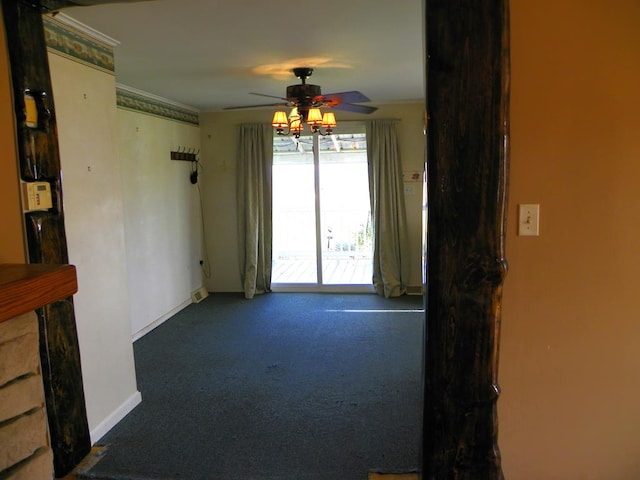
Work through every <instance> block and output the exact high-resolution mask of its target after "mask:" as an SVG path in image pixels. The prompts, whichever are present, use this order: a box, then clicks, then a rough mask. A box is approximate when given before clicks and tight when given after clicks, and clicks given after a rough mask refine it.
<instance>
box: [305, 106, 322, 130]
mask: <svg viewBox="0 0 640 480" xmlns="http://www.w3.org/2000/svg"><path fill="white" fill-rule="evenodd" d="M307 123H308V124H309V126H310V127H319V126H320V125H322V113H321V112H320V109H319V108H310V109H309V114H308V115H307Z"/></svg>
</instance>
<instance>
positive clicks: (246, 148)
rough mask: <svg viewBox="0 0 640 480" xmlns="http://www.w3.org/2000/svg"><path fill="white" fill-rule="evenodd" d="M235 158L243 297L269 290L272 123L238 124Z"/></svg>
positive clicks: (250, 296)
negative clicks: (236, 155)
mask: <svg viewBox="0 0 640 480" xmlns="http://www.w3.org/2000/svg"><path fill="white" fill-rule="evenodd" d="M238 152H239V154H238V161H237V170H236V175H237V203H238V243H239V245H238V250H239V254H240V259H239V260H240V278H241V280H242V286H243V290H244V296H245V298H253V296H254V295H255V294H259V293H266V292H269V291H271V255H272V253H271V238H272V213H271V212H272V164H273V129H272V128H271V125H264V124H244V125H241V126H240V145H239V148H238Z"/></svg>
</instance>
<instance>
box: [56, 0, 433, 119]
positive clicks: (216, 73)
mask: <svg viewBox="0 0 640 480" xmlns="http://www.w3.org/2000/svg"><path fill="white" fill-rule="evenodd" d="M422 4H423V0H395V1H391V0H322V1H314V2H312V1H310V0H294V1H291V0H268V1H267V0H153V1H142V2H133V3H111V4H106V5H95V6H88V7H72V8H65V9H64V10H63V13H64V14H66V15H69V16H70V17H73V18H74V19H75V20H77V21H80V22H81V23H83V24H85V25H87V26H89V27H92V28H94V29H96V30H98V31H99V32H101V33H103V34H105V35H107V36H109V37H112V38H113V39H115V40H117V41H118V42H120V43H119V45H118V46H117V47H116V49H115V61H116V80H117V82H118V83H121V84H124V85H126V86H129V87H133V88H136V89H139V90H143V91H145V92H148V93H152V94H154V95H158V96H161V97H164V98H167V99H170V100H173V101H176V102H179V103H182V104H185V105H189V106H192V107H195V108H197V109H199V110H201V111H219V110H222V109H223V108H224V107H232V106H245V105H254V104H265V103H272V102H277V101H278V100H277V99H269V98H265V97H260V96H256V95H251V94H250V92H256V93H262V94H266V95H274V96H277V97H283V96H285V88H286V86H287V85H291V84H296V83H299V80H298V79H297V78H295V77H294V76H293V74H291V73H290V69H291V68H293V67H304V66H311V67H314V68H315V71H314V73H313V76H312V77H311V79H310V80H309V81H308V83H314V84H317V85H320V86H321V87H322V93H323V94H327V93H336V92H343V91H350V90H359V91H361V92H362V93H364V94H365V95H367V96H368V97H369V98H370V99H371V102H370V103H367V105H371V106H378V105H380V104H385V103H402V102H411V101H421V100H422V99H423V98H424V73H423V72H424V67H423V65H424V54H423V19H424V15H423V5H422ZM260 67H262V70H260ZM283 73H284V75H283Z"/></svg>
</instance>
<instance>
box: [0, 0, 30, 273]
mask: <svg viewBox="0 0 640 480" xmlns="http://www.w3.org/2000/svg"><path fill="white" fill-rule="evenodd" d="M1 13H2V6H0V14H1ZM10 85H11V77H10V73H9V60H8V52H7V44H6V37H5V30H4V22H0V205H2V208H0V225H1V226H2V235H0V263H24V261H25V258H26V252H25V246H24V240H23V237H24V235H23V228H22V212H21V208H20V197H19V193H18V192H19V190H18V178H19V177H18V165H17V153H16V141H15V127H14V117H13V97H12V95H11V88H10Z"/></svg>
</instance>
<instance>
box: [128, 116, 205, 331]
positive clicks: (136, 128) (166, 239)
mask: <svg viewBox="0 0 640 480" xmlns="http://www.w3.org/2000/svg"><path fill="white" fill-rule="evenodd" d="M117 125H118V143H119V145H120V163H121V165H122V184H123V200H124V207H125V208H124V227H125V235H126V244H127V252H126V259H125V261H126V265H127V278H128V285H129V287H128V290H129V300H130V301H129V316H130V318H131V334H132V335H133V336H134V339H137V338H139V337H141V336H142V335H144V334H145V333H147V332H148V331H149V330H151V329H153V328H154V327H156V326H157V325H158V324H160V323H162V322H163V321H165V320H166V319H168V318H169V317H170V316H171V315H173V314H174V313H176V312H177V311H179V310H181V309H182V308H184V307H185V306H187V305H189V304H190V303H191V292H193V291H194V290H196V289H198V288H200V287H201V286H202V272H201V270H200V259H201V258H202V251H201V239H202V235H201V231H202V228H201V223H202V220H201V216H200V198H199V190H198V186H197V185H192V184H191V182H190V181H189V175H190V174H191V168H192V167H191V162H185V161H174V160H171V154H170V152H171V151H172V150H177V149H178V148H182V149H185V148H188V149H193V150H194V151H197V150H199V149H200V127H198V126H197V125H188V124H185V123H181V122H176V121H173V120H168V119H166V118H160V117H155V116H152V115H147V114H144V113H139V112H133V111H129V110H124V109H121V108H120V109H118V116H117Z"/></svg>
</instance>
